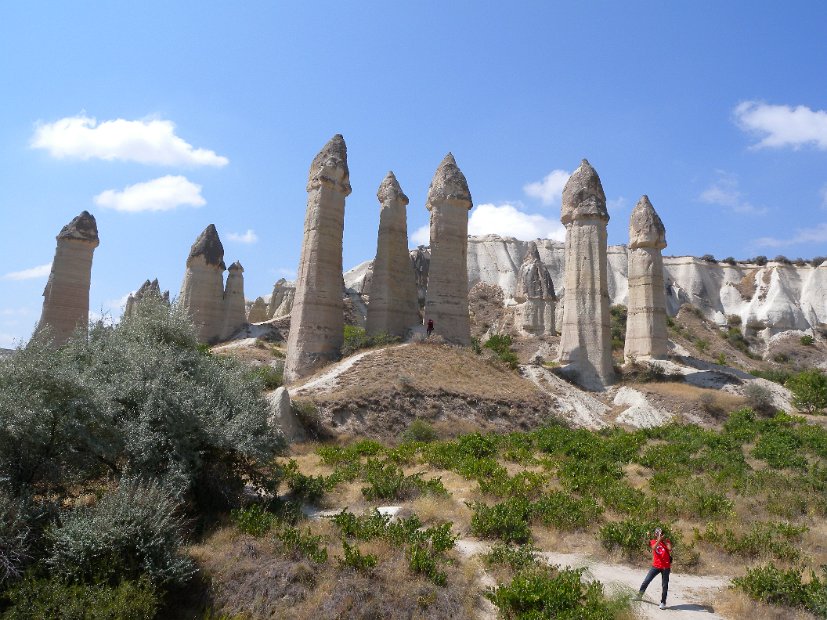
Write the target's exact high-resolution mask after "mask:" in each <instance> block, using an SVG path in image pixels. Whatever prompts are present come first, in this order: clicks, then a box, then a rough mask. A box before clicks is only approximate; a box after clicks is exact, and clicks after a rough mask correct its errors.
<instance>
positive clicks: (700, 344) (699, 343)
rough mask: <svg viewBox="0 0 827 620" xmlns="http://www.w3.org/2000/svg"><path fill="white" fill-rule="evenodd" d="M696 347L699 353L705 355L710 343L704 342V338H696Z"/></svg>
mask: <svg viewBox="0 0 827 620" xmlns="http://www.w3.org/2000/svg"><path fill="white" fill-rule="evenodd" d="M695 347H696V348H697V349H698V351H700V352H701V353H703V352H705V351H706V350H707V349H708V348H709V341H708V340H704V339H703V338H696V339H695Z"/></svg>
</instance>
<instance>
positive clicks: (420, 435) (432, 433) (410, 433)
mask: <svg viewBox="0 0 827 620" xmlns="http://www.w3.org/2000/svg"><path fill="white" fill-rule="evenodd" d="M437 439H439V435H438V434H437V432H436V429H434V427H433V426H431V425H430V424H429V423H428V422H426V421H425V420H421V419H416V420H414V421H413V422H411V424H410V426H408V428H407V429H406V430H405V432H404V433H402V440H403V441H421V442H423V443H430V442H432V441H436V440H437Z"/></svg>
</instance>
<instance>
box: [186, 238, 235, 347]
mask: <svg viewBox="0 0 827 620" xmlns="http://www.w3.org/2000/svg"><path fill="white" fill-rule="evenodd" d="M224 269H225V265H224V246H223V245H221V239H219V238H218V231H216V230H215V226H214V225H213V224H210V225H209V226H207V227H206V228H205V229H204V232H202V233H201V234H200V235H199V236H198V239H196V240H195V243H193V244H192V248H190V254H189V257H187V271H186V273H185V274H184V281H183V283H182V284H181V293H180V295H179V296H178V303H180V304H181V306H182V307H183V308H185V309H186V310H187V313H188V314H189V316H190V318H191V319H192V322H193V323H194V324H195V329H196V333H197V334H198V340H199V342H207V343H213V342H216V341H217V340H218V339H219V338H221V335H222V332H223V330H224Z"/></svg>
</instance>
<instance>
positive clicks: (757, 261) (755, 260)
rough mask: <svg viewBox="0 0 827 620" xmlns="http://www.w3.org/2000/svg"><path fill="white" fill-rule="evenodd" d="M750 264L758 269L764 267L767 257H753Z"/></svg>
mask: <svg viewBox="0 0 827 620" xmlns="http://www.w3.org/2000/svg"><path fill="white" fill-rule="evenodd" d="M750 262H751V263H755V264H756V265H758V266H759V267H763V266H764V265H766V264H767V262H768V260H767V257H766V256H763V255H762V256H756V257H755V258H753V259H752V260H751V261H750Z"/></svg>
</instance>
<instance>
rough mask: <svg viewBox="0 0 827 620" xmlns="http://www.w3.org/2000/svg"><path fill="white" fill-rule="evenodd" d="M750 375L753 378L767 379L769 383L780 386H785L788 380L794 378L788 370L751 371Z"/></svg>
mask: <svg viewBox="0 0 827 620" xmlns="http://www.w3.org/2000/svg"><path fill="white" fill-rule="evenodd" d="M749 374H751V375H752V376H753V377H760V378H761V379H766V380H767V381H772V382H773V383H778V384H779V385H784V384H785V383H786V382H787V379H789V378H790V377H792V373H791V372H790V371H788V370H775V369H770V370H750V371H749Z"/></svg>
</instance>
